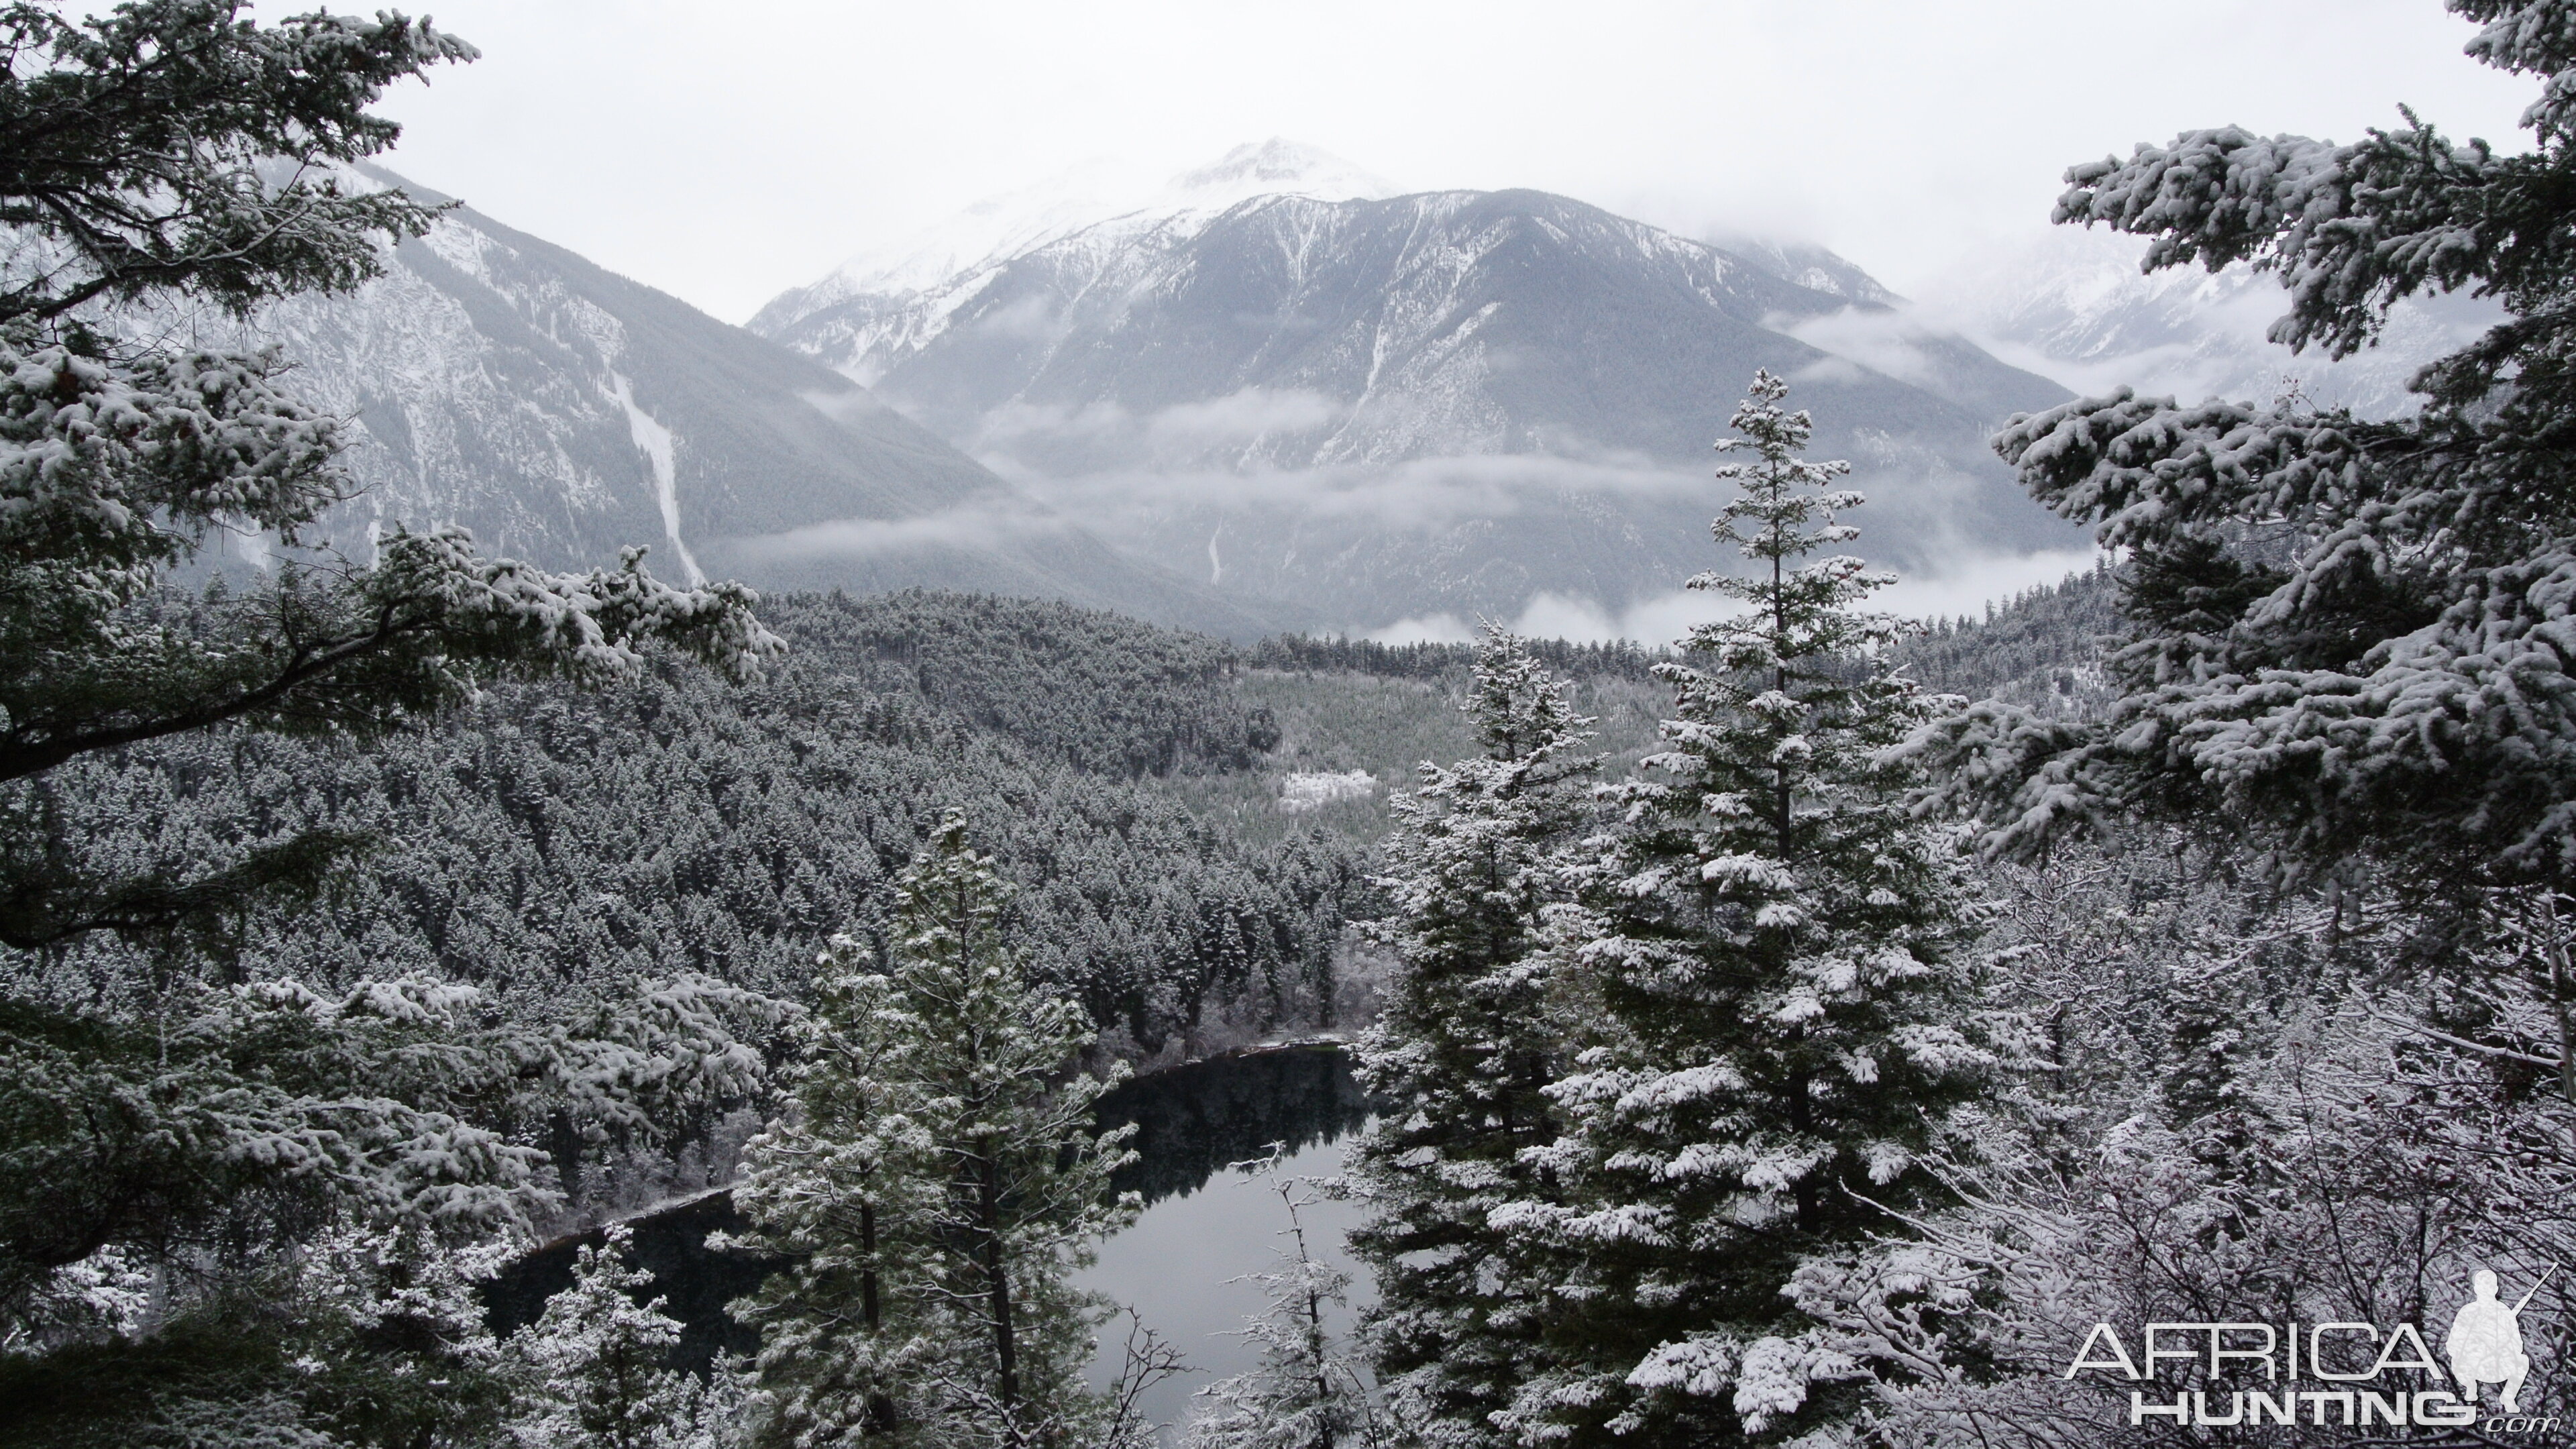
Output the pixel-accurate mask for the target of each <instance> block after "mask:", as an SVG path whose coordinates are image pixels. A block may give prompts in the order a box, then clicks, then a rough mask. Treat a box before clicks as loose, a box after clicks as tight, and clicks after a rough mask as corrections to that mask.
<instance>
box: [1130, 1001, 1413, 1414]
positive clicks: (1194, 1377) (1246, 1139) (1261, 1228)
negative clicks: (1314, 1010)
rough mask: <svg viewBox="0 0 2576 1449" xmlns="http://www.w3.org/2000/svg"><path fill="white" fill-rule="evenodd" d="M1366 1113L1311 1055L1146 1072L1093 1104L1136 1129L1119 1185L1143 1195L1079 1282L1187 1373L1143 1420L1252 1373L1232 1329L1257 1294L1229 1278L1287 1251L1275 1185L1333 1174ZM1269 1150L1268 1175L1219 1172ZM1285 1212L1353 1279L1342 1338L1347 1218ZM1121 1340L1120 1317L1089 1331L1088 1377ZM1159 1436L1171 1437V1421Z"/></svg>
mask: <svg viewBox="0 0 2576 1449" xmlns="http://www.w3.org/2000/svg"><path fill="white" fill-rule="evenodd" d="M1367 1110H1368V1106H1367V1101H1366V1098H1365V1097H1363V1096H1362V1095H1361V1093H1360V1090H1359V1088H1358V1086H1357V1084H1356V1083H1354V1082H1353V1081H1352V1080H1351V1075H1350V1064H1349V1062H1348V1060H1347V1059H1346V1058H1345V1057H1344V1055H1343V1054H1342V1053H1341V1052H1339V1051H1335V1050H1329V1049H1319V1048H1306V1049H1297V1050H1291V1051H1279V1052H1266V1053H1261V1054H1257V1055H1252V1056H1244V1057H1232V1058H1220V1059H1218V1060H1216V1061H1211V1062H1202V1063H1197V1064H1194V1065H1192V1066H1188V1067H1182V1068H1179V1069H1177V1070H1175V1071H1171V1072H1164V1073H1157V1074H1156V1075H1155V1076H1153V1077H1149V1078H1145V1079H1143V1080H1141V1081H1138V1082H1136V1083H1134V1084H1132V1085H1130V1086H1129V1087H1127V1088H1124V1089H1122V1090H1121V1092H1120V1094H1119V1096H1118V1097H1117V1098H1115V1099H1113V1100H1111V1101H1110V1102H1108V1103H1105V1104H1104V1112H1103V1115H1104V1116H1105V1117H1107V1116H1118V1117H1125V1118H1129V1119H1132V1120H1136V1121H1137V1122H1138V1123H1139V1126H1140V1131H1139V1133H1138V1139H1139V1147H1140V1149H1141V1150H1142V1151H1143V1152H1144V1153H1145V1161H1144V1162H1142V1163H1140V1164H1139V1165H1138V1167H1137V1168H1136V1169H1131V1173H1130V1176H1131V1179H1132V1180H1131V1182H1130V1183H1129V1185H1130V1186H1134V1187H1136V1188H1137V1189H1138V1190H1140V1191H1143V1192H1145V1193H1147V1194H1148V1195H1149V1197H1150V1198H1151V1201H1150V1202H1149V1205H1148V1206H1147V1207H1146V1209H1145V1212H1144V1215H1143V1216H1142V1217H1140V1218H1139V1219H1137V1222H1136V1226H1135V1227H1133V1228H1131V1229H1129V1230H1128V1231H1126V1232H1124V1233H1121V1234H1119V1235H1118V1236H1117V1237H1115V1238H1112V1239H1111V1240H1110V1241H1108V1242H1107V1243H1105V1244H1103V1245H1102V1246H1101V1250H1100V1261H1099V1264H1098V1265H1097V1266H1096V1267H1094V1268H1093V1269H1092V1270H1091V1271H1090V1272H1087V1273H1085V1274H1083V1275H1082V1277H1081V1279H1080V1282H1081V1283H1082V1285H1083V1286H1084V1287H1087V1288H1092V1289H1095V1290H1097V1291H1099V1292H1101V1293H1103V1294H1106V1295H1107V1296H1108V1297H1109V1298H1111V1299H1112V1300H1113V1301H1115V1302H1118V1303H1120V1304H1123V1305H1125V1306H1128V1307H1131V1308H1133V1309H1134V1310H1135V1311H1136V1314H1137V1316H1138V1317H1139V1318H1140V1319H1141V1320H1142V1321H1143V1322H1144V1324H1145V1325H1146V1326H1147V1327H1149V1328H1152V1329H1153V1330H1154V1331H1155V1332H1157V1333H1159V1334H1161V1335H1162V1337H1163V1339H1164V1341H1165V1342H1167V1343H1170V1344H1172V1345H1173V1346H1175V1347H1177V1348H1178V1349H1180V1351H1181V1352H1182V1354H1183V1356H1184V1357H1185V1358H1187V1359H1188V1361H1189V1362H1190V1364H1191V1365H1192V1366H1193V1369H1194V1372H1191V1373H1188V1374H1185V1375H1182V1376H1181V1377H1179V1378H1177V1379H1172V1380H1168V1381H1166V1382H1164V1383H1162V1384H1159V1385H1157V1386H1156V1387H1155V1388H1154V1389H1153V1390H1151V1391H1149V1392H1148V1393H1147V1395H1146V1396H1145V1399H1144V1401H1143V1403H1142V1408H1143V1411H1144V1413H1145V1416H1146V1417H1147V1418H1149V1419H1151V1420H1153V1421H1155V1422H1157V1423H1162V1424H1167V1425H1174V1426H1177V1425H1178V1424H1179V1423H1180V1422H1181V1421H1183V1420H1185V1419H1186V1418H1188V1416H1189V1414H1190V1411H1191V1408H1192V1403H1191V1399H1192V1396H1193V1395H1194V1394H1195V1393H1196V1392H1197V1390H1198V1389H1199V1388H1200V1387H1202V1386H1203V1385H1205V1384H1207V1383H1210V1382H1212V1381H1213V1380H1215V1379H1218V1378H1222V1377H1224V1376H1225V1375H1228V1374H1233V1373H1240V1372H1242V1371H1243V1370H1245V1369H1248V1368H1250V1367H1252V1365H1253V1362H1254V1359H1255V1357H1256V1354H1255V1353H1254V1351H1253V1349H1252V1348H1251V1347H1250V1346H1249V1345H1248V1344H1246V1343H1245V1342H1244V1340H1243V1339H1242V1338H1240V1337H1239V1336H1236V1331H1237V1330H1239V1329H1241V1328H1242V1327H1243V1325H1244V1320H1245V1319H1246V1318H1248V1317H1251V1316H1253V1315H1256V1314H1258V1313H1260V1312H1261V1311H1262V1309H1263V1307H1264V1306H1265V1302H1266V1300H1265V1299H1264V1298H1263V1296H1262V1291H1261V1287H1260V1285H1258V1284H1255V1283H1245V1282H1240V1281H1235V1280H1239V1279H1240V1278H1242V1277H1243V1275H1245V1274H1248V1273H1258V1272H1262V1271H1265V1270H1267V1269H1269V1268H1271V1267H1273V1266H1274V1265H1275V1264H1276V1263H1277V1262H1278V1261H1279V1258H1278V1252H1279V1250H1281V1249H1282V1248H1285V1247H1287V1246H1288V1245H1289V1240H1288V1239H1287V1238H1285V1237H1284V1236H1282V1235H1283V1234H1284V1233H1286V1231H1287V1230H1288V1215H1287V1212H1286V1210H1285V1208H1284V1207H1283V1206H1282V1204H1281V1202H1280V1199H1279V1193H1278V1190H1277V1187H1276V1185H1275V1182H1276V1178H1277V1177H1280V1176H1285V1177H1291V1178H1314V1177H1331V1176H1333V1175H1334V1174H1336V1173H1338V1172H1339V1171H1340V1170H1341V1164H1342V1152H1343V1149H1344V1147H1345V1146H1346V1145H1347V1135H1348V1134H1349V1132H1350V1131H1351V1130H1352V1129H1354V1128H1356V1127H1358V1126H1359V1125H1360V1124H1361V1122H1362V1121H1364V1120H1365V1119H1366V1116H1367ZM1274 1142H1275V1143H1278V1144H1280V1145H1281V1148H1282V1152H1283V1155H1282V1156H1281V1158H1280V1161H1279V1165H1278V1167H1277V1168H1276V1169H1275V1172H1274V1173H1273V1174H1265V1175H1261V1176H1253V1175H1249V1174H1246V1173H1243V1172H1239V1171H1233V1170H1230V1169H1229V1167H1228V1164H1230V1163H1235V1162H1241V1161H1245V1160H1247V1159H1252V1158H1257V1157H1260V1156H1262V1155H1263V1153H1264V1149H1265V1148H1267V1147H1268V1145H1269V1144H1271V1143H1274ZM1300 1196H1301V1197H1313V1196H1315V1194H1314V1193H1312V1192H1311V1191H1309V1192H1302V1193H1301V1194H1300ZM1298 1215H1299V1218H1300V1220H1301V1221H1302V1222H1303V1223H1304V1225H1305V1228H1306V1241H1307V1246H1308V1250H1309V1251H1310V1252H1312V1253H1314V1254H1315V1255H1316V1256H1317V1257H1319V1258H1323V1259H1325V1260H1327V1261H1329V1262H1332V1263H1334V1264H1336V1265H1338V1266H1340V1267H1341V1268H1343V1269H1344V1270H1346V1271H1351V1272H1352V1273H1353V1276H1354V1277H1355V1278H1359V1279H1360V1281H1358V1282H1356V1283H1354V1284H1353V1287H1352V1310H1351V1311H1349V1312H1345V1313H1344V1314H1343V1315H1341V1321H1340V1322H1339V1323H1338V1324H1333V1325H1331V1326H1332V1327H1334V1328H1335V1329H1336V1330H1337V1331H1342V1332H1347V1331H1348V1330H1349V1328H1350V1327H1351V1320H1352V1319H1353V1318H1354V1317H1355V1316H1356V1310H1357V1309H1358V1308H1360V1307H1362V1306H1365V1303H1366V1301H1367V1300H1366V1291H1367V1284H1366V1280H1365V1278H1364V1276H1362V1275H1360V1274H1359V1273H1358V1272H1357V1271H1356V1265H1355V1264H1353V1263H1352V1262H1351V1260H1350V1256H1349V1253H1348V1252H1347V1250H1346V1249H1345V1247H1344V1244H1343V1235H1344V1233H1346V1232H1347V1231H1348V1230H1349V1229H1350V1227H1351V1226H1352V1224H1353V1223H1354V1222H1356V1221H1357V1218H1358V1210H1357V1208H1356V1206H1355V1205H1353V1204H1350V1203H1343V1202H1331V1201H1319V1202H1314V1203H1312V1204H1310V1205H1307V1206H1303V1207H1301V1208H1300V1209H1299V1210H1298ZM1123 1332H1124V1324H1123V1321H1122V1322H1121V1323H1115V1324H1112V1325H1111V1326H1110V1328H1109V1329H1108V1330H1106V1331H1104V1333H1103V1334H1102V1339H1103V1342H1102V1350H1103V1356H1102V1361H1101V1364H1100V1365H1099V1367H1098V1369H1097V1371H1096V1373H1095V1379H1096V1380H1097V1381H1100V1382H1104V1383H1105V1382H1106V1381H1107V1380H1108V1379H1109V1378H1111V1377H1112V1376H1114V1375H1115V1373H1116V1372H1117V1368H1118V1358H1117V1356H1118V1354H1119V1352H1120V1339H1121V1337H1122V1336H1123ZM1164 1438H1165V1440H1166V1441H1167V1442H1172V1441H1176V1440H1177V1438H1178V1429H1177V1427H1175V1428H1171V1429H1167V1430H1166V1431H1165V1433H1164Z"/></svg>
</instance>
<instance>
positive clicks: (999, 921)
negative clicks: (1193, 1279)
mask: <svg viewBox="0 0 2576 1449" xmlns="http://www.w3.org/2000/svg"><path fill="white" fill-rule="evenodd" d="M1007 893H1008V891H1007V887H1006V886H1005V885H1004V883H1003V881H1002V878H1001V877H1000V875H999V874H998V872H997V871H996V870H995V868H994V863H993V862H992V861H991V860H990V859H989V858H987V857H984V856H981V855H978V854H976V853H975V852H974V850H973V849H971V848H970V847H969V846H968V844H967V839H966V818H965V816H964V814H963V813H962V812H959V811H954V810H952V811H949V812H947V813H946V814H944V815H943V816H942V818H941V820H940V822H939V825H938V827H937V829H936V831H935V832H934V833H933V835H932V837H931V841H930V844H929V846H928V847H927V848H925V849H924V850H923V851H922V852H921V853H920V854H918V855H916V856H915V857H914V859H913V862H912V864H911V865H910V866H909V867H907V868H906V870H905V871H904V873H903V875H902V876H901V878H899V879H898V880H897V882H896V883H895V888H894V911H893V918H892V922H891V930H890V934H889V941H888V948H887V955H886V961H885V966H884V968H883V970H882V972H880V971H878V970H877V969H875V961H874V958H873V956H872V955H871V953H869V952H868V951H867V950H865V949H864V948H863V947H861V946H860V945H859V944H858V943H857V942H855V941H852V940H850V939H849V938H847V937H843V938H840V939H838V940H836V941H835V942H834V944H833V949H832V954H831V957H830V958H829V960H828V962H827V963H826V965H825V968H824V969H825V971H826V974H827V979H828V984H827V985H826V987H825V989H824V991H823V993H822V995H821V999H820V1002H819V1004H818V1009H817V1011H816V1013H815V1015H814V1016H813V1018H812V1019H811V1022H810V1024H809V1025H808V1027H807V1028H806V1029H805V1030H804V1032H803V1033H802V1036H803V1045H804V1047H805V1054H804V1062H803V1065H802V1066H801V1067H800V1069H799V1075H798V1078H797V1099H796V1100H797V1105H798V1107H799V1109H800V1111H799V1114H798V1116H797V1118H796V1119H795V1120H794V1121H793V1122H792V1123H788V1124H783V1125H782V1126H781V1127H779V1128H778V1129H777V1130H775V1131H773V1132H771V1133H769V1134H766V1135H764V1136H763V1137H762V1138H760V1139H758V1140H756V1141H755V1143H754V1144H753V1148H752V1152H751V1157H750V1166H749V1170H748V1172H747V1173H746V1175H745V1178H744V1182H743V1185H742V1186H741V1188H740V1189H738V1190H737V1193H736V1202H737V1203H738V1204H739V1205H740V1206H741V1208H742V1210H743V1211H744V1213H745V1214H746V1216H748V1217H749V1218H750V1219H751V1221H752V1223H753V1225H754V1227H755V1228H756V1229H758V1230H759V1236H758V1238H757V1239H755V1240H753V1242H754V1245H755V1246H758V1247H761V1248H764V1249H767V1250H769V1251H773V1252H781V1253H789V1254H796V1255H799V1256H801V1257H802V1258H803V1260H804V1261H803V1262H802V1263H800V1264H799V1265H797V1266H795V1267H792V1268H790V1269H789V1270H788V1271H786V1272H785V1273H782V1274H780V1275H779V1276H778V1277H776V1278H773V1279H772V1280H771V1282H770V1284H769V1285H768V1286H766V1287H765V1288H764V1289H763V1291H762V1292H761V1293H760V1294H759V1295H758V1296H757V1297H756V1298H755V1299H754V1300H753V1302H752V1304H751V1306H750V1307H749V1309H748V1312H749V1313H750V1315H751V1316H752V1317H753V1318H755V1319H757V1320H759V1321H761V1322H762V1323H763V1325H764V1329H765V1334H764V1337H765V1343H764V1346H763V1350H762V1355H761V1370H762V1375H763V1380H764V1383H765V1384H767V1385H768V1386H770V1387H771V1388H772V1389H773V1391H774V1392H775V1393H776V1394H777V1395H778V1397H779V1400H780V1410H779V1420H780V1433H781V1434H782V1435H783V1436H785V1437H786V1438H787V1439H788V1440H789V1441H790V1442H794V1443H798V1444H813V1443H829V1442H834V1441H835V1440H836V1439H837V1437H838V1436H841V1435H844V1434H847V1433H849V1432H851V1431H853V1430H856V1429H859V1428H861V1427H862V1426H865V1427H868V1428H870V1429H872V1430H873V1431H875V1432H877V1433H880V1434H885V1433H892V1434H896V1435H900V1436H902V1437H905V1438H907V1439H918V1440H921V1441H923V1442H928V1443H935V1444H940V1445H970V1444H995V1445H1013V1446H1017V1445H1022V1444H1052V1443H1060V1442H1066V1441H1067V1440H1068V1439H1069V1438H1070V1437H1072V1436H1075V1435H1077V1434H1080V1433H1083V1432H1085V1431H1096V1430H1099V1429H1100V1428H1102V1427H1103V1425H1102V1424H1101V1422H1100V1421H1101V1420H1102V1418H1103V1415H1104V1413H1105V1412H1106V1411H1107V1410H1108V1408H1109V1406H1110V1403H1111V1402H1114V1401H1115V1399H1116V1396H1115V1395H1113V1396H1112V1397H1111V1399H1110V1400H1103V1399H1102V1398H1100V1397H1098V1396H1096V1395H1094V1394H1093V1393H1092V1392H1091V1391H1090V1390H1089V1389H1088V1388H1087V1387H1086V1386H1085V1384H1084V1371H1085V1369H1086V1367H1087V1360H1088V1358H1089V1355H1090V1349H1091V1330H1092V1329H1093V1328H1094V1327H1095V1326H1096V1325H1097V1324H1098V1323H1100V1322H1102V1321H1103V1320H1104V1319H1105V1317H1106V1314H1105V1312H1104V1311H1103V1309H1102V1307H1101V1305H1099V1304H1098V1303H1096V1302H1095V1301H1094V1299H1093V1298H1092V1297H1091V1295H1088V1294H1085V1293H1081V1292H1078V1291H1077V1290H1075V1289H1074V1288H1073V1287H1072V1285H1071V1283H1070V1281H1069V1275H1070V1274H1071V1273H1072V1272H1073V1271H1074V1270H1076V1269H1078V1268H1080V1267H1083V1266H1085V1265H1087V1264H1088V1263H1089V1261H1090V1255H1091V1251H1092V1244H1094V1243H1095V1242H1096V1241H1097V1240H1098V1239H1099V1238H1100V1237H1102V1236H1104V1235H1106V1234H1108V1233H1110V1232H1114V1231H1116V1230H1117V1229H1119V1228H1121V1227H1124V1226H1126V1225H1127V1224H1128V1223H1131V1222H1132V1221H1134V1218H1135V1214H1136V1211H1137V1201H1136V1198H1135V1195H1134V1194H1132V1193H1131V1194H1124V1195H1121V1196H1118V1197H1116V1198H1114V1199H1113V1198H1112V1197H1111V1195H1110V1175H1111V1173H1113V1172H1114V1171H1115V1170H1116V1169H1117V1168H1118V1167H1120V1166H1121V1165H1123V1164H1124V1163H1125V1161H1126V1160H1127V1159H1128V1154H1127V1153H1126V1151H1125V1150H1124V1148H1123V1147H1122V1146H1121V1145H1120V1144H1121V1143H1122V1142H1123V1140H1124V1138H1125V1137H1126V1136H1127V1135H1128V1133H1129V1132H1130V1131H1132V1130H1133V1129H1121V1130H1119V1131H1116V1132H1112V1133H1109V1134H1107V1135H1105V1136H1095V1135H1094V1133H1093V1125H1092V1124H1093V1119H1094V1116H1095V1110H1096V1108H1097V1105H1098V1102H1099V1099H1100V1097H1101V1095H1102V1094H1103V1093H1104V1092H1106V1091H1108V1090H1109V1088H1110V1087H1111V1086H1113V1085H1115V1083H1116V1082H1117V1081H1118V1080H1120V1079H1122V1078H1123V1077H1124V1075H1125V1073H1124V1069H1123V1068H1122V1069H1120V1070H1119V1071H1117V1072H1116V1073H1113V1075H1112V1076H1111V1077H1110V1078H1109V1079H1108V1080H1107V1081H1102V1080H1099V1079H1095V1078H1093V1077H1090V1076H1087V1075H1083V1074H1079V1073H1076V1074H1073V1075H1070V1076H1067V1075H1066V1074H1065V1069H1066V1068H1067V1066H1068V1065H1069V1064H1070V1063H1071V1062H1072V1061H1073V1060H1074V1059H1075V1057H1076V1055H1077V1054H1078V1053H1079V1052H1080V1051H1081V1050H1082V1049H1083V1048H1084V1047H1086V1046H1088V1045H1089V1044H1090V1042H1091V1040H1092V1035H1093V1033H1092V1029H1091V1027H1090V1025H1089V1023H1088V1022H1087V1020H1085V1018H1084V1015H1083V1013H1082V1011H1081V1009H1080V1008H1079V1007H1077V1006H1075V1005H1074V1004H1072V1003H1070V1002H1067V1001H1064V1000H1062V999H1060V998H1057V997H1055V996H1052V995H1050V994H1049V993H1047V992H1045V991H1044V990H1043V989H1041V988H1039V987H1037V986H1036V985H1035V984H1034V983H1032V982H1031V981H1030V980H1029V979H1028V977H1027V975H1026V973H1025V971H1024V969H1023V966H1022V963H1021V960H1020V958H1019V954H1018V952H1017V951H1016V950H1015V949H1014V948H1013V945H1012V943H1011V940H1010V937H1009V935H1008V933H1007V931H1006V928H1005V925H1004V910H1003V908H1004V904H1005V898H1006V896H1007ZM1112 1427H1114V1426H1112Z"/></svg>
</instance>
